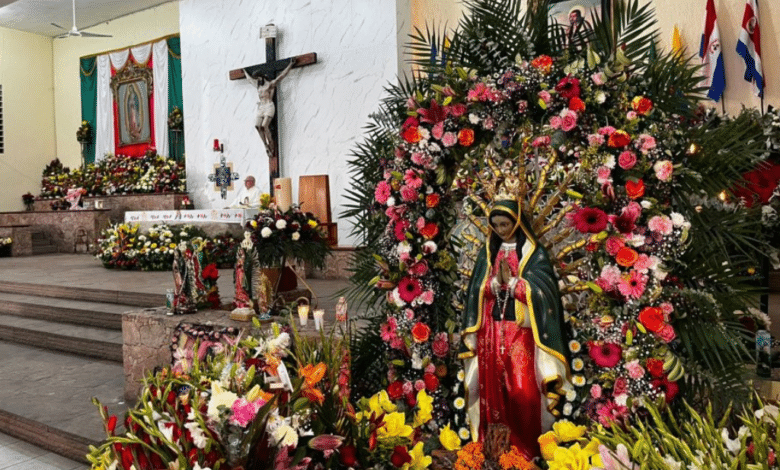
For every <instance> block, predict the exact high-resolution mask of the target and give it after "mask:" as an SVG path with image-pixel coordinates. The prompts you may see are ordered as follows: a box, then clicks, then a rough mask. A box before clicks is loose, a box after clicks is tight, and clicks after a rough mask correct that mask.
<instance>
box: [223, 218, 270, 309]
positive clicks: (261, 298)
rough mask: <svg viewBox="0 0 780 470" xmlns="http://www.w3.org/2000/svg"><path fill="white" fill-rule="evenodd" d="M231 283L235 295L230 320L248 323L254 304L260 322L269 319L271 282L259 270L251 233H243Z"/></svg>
mask: <svg viewBox="0 0 780 470" xmlns="http://www.w3.org/2000/svg"><path fill="white" fill-rule="evenodd" d="M233 283H234V284H235V287H236V293H235V298H234V300H233V306H234V307H235V308H234V309H233V311H232V312H230V318H231V319H232V320H238V321H249V320H250V319H251V318H252V317H253V316H255V304H257V310H258V311H259V312H260V320H266V319H268V318H270V316H271V315H270V310H271V305H270V304H271V296H272V288H271V282H270V281H269V280H268V277H267V276H266V275H265V274H263V271H262V269H261V268H260V261H259V260H258V257H257V250H256V249H255V246H254V244H253V243H252V233H251V232H248V231H247V232H244V240H243V241H242V242H241V245H240V246H239V248H238V251H237V252H236V265H235V269H234V271H233Z"/></svg>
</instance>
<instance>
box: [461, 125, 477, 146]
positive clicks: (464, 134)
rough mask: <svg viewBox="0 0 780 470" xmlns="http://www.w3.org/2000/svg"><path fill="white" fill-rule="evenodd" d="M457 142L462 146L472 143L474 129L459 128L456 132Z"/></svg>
mask: <svg viewBox="0 0 780 470" xmlns="http://www.w3.org/2000/svg"><path fill="white" fill-rule="evenodd" d="M458 143H459V144H460V145H462V146H464V147H468V146H470V145H471V144H473V143H474V131H473V130H472V129H461V130H460V132H458Z"/></svg>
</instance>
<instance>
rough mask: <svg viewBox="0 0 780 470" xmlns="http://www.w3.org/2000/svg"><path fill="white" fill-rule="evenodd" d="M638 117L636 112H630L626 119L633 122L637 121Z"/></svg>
mask: <svg viewBox="0 0 780 470" xmlns="http://www.w3.org/2000/svg"><path fill="white" fill-rule="evenodd" d="M636 117H637V116H636V111H629V112H627V113H626V119H628V120H629V121H633V120H634V119H636Z"/></svg>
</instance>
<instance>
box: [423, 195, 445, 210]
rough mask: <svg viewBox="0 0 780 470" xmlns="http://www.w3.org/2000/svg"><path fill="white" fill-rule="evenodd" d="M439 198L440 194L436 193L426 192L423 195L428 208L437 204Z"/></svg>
mask: <svg viewBox="0 0 780 470" xmlns="http://www.w3.org/2000/svg"><path fill="white" fill-rule="evenodd" d="M440 200H441V196H439V195H438V194H436V193H432V194H428V195H427V196H425V207H427V208H429V209H433V208H434V207H436V206H438V205H439V201H440Z"/></svg>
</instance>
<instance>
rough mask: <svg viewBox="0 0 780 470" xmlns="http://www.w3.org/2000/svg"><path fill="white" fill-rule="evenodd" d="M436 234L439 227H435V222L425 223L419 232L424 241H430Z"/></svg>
mask: <svg viewBox="0 0 780 470" xmlns="http://www.w3.org/2000/svg"><path fill="white" fill-rule="evenodd" d="M438 234H439V226H438V225H436V223H435V222H428V223H426V224H425V225H424V226H423V228H422V230H420V235H422V236H423V238H425V239H426V240H430V239H432V238H434V237H436V235H438Z"/></svg>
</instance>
